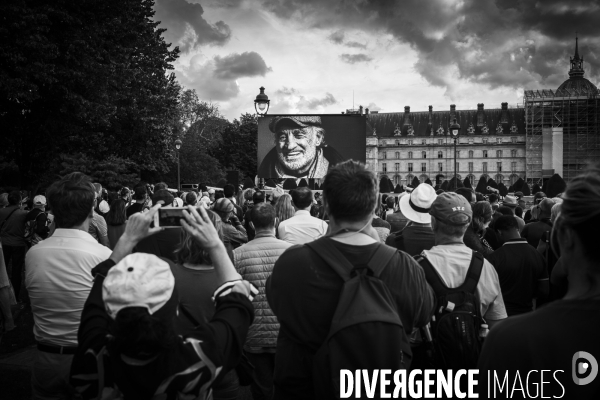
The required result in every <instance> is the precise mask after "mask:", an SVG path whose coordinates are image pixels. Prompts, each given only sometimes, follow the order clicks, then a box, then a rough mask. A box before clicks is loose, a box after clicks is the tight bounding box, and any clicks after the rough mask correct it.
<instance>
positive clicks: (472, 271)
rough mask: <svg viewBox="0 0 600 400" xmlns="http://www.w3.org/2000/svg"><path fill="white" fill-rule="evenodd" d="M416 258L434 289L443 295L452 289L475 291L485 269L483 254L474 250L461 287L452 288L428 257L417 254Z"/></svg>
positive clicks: (437, 293) (437, 294) (436, 292)
mask: <svg viewBox="0 0 600 400" xmlns="http://www.w3.org/2000/svg"><path fill="white" fill-rule="evenodd" d="M415 260H416V261H417V262H418V263H419V265H421V267H422V268H423V271H424V272H425V279H426V280H427V283H429V285H430V286H431V288H432V289H433V291H434V293H435V294H436V296H439V295H443V294H445V293H447V292H448V291H450V290H453V291H454V290H456V291H464V292H467V293H475V290H476V289H477V284H478V283H479V278H480V277H481V271H482V270H483V255H481V253H478V252H476V251H474V252H473V256H472V257H471V263H470V264H469V269H468V270H467V276H466V277H465V281H464V282H463V283H462V285H460V286H459V287H457V288H453V289H451V288H449V287H448V286H446V284H445V283H444V280H443V279H442V277H441V275H440V274H439V272H438V271H437V270H436V269H435V267H434V266H433V265H432V264H431V262H430V261H429V260H428V259H427V257H425V256H423V255H418V256H415Z"/></svg>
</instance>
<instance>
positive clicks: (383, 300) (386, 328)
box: [306, 238, 412, 400]
mask: <svg viewBox="0 0 600 400" xmlns="http://www.w3.org/2000/svg"><path fill="white" fill-rule="evenodd" d="M331 241H332V239H329V238H321V239H318V240H316V241H314V242H311V243H307V244H306V246H308V247H309V248H310V249H312V250H313V251H314V252H315V253H316V254H318V255H319V257H321V258H322V259H323V260H325V262H326V263H327V265H329V266H330V267H331V268H332V269H333V270H334V271H335V272H336V273H337V274H338V275H339V276H340V277H341V278H342V279H343V280H344V286H343V289H342V293H341V295H340V297H339V300H338V304H337V307H336V310H335V314H334V316H333V319H332V321H331V326H330V328H329V334H328V335H327V339H325V341H324V342H323V344H322V345H321V347H320V348H319V350H318V351H317V353H316V354H315V356H314V359H313V383H314V388H315V392H316V398H317V399H327V400H330V399H337V398H340V370H342V369H347V370H350V371H352V373H353V374H354V371H355V370H357V369H360V370H367V371H368V373H369V376H373V370H375V369H390V370H392V371H395V370H398V369H408V368H409V366H410V360H411V357H412V353H411V350H410V345H409V341H408V338H407V336H406V333H405V332H404V328H403V326H402V321H401V320H400V316H399V314H398V311H397V309H396V303H395V301H394V299H393V298H392V295H391V293H390V291H389V289H388V287H387V286H386V284H385V283H384V282H383V281H382V280H381V279H379V276H380V275H381V273H382V272H383V270H384V269H385V268H386V266H387V265H388V264H389V263H390V261H391V260H392V259H393V257H394V255H395V254H396V250H395V249H393V248H391V247H389V246H385V245H382V244H380V245H379V247H378V248H377V250H376V251H375V253H374V254H373V257H372V258H371V259H370V260H369V262H368V264H367V265H364V266H362V265H361V266H357V267H354V266H353V265H352V264H351V263H350V261H348V259H347V258H346V257H345V256H344V254H342V253H341V252H340V251H339V250H338V249H337V248H336V247H335V245H334V244H333V243H332V242H331ZM379 390H380V389H379V380H378V384H377V386H376V391H375V393H376V395H379V393H380V392H379ZM361 395H362V396H364V398H367V394H366V393H365V391H364V390H363V391H362V392H361Z"/></svg>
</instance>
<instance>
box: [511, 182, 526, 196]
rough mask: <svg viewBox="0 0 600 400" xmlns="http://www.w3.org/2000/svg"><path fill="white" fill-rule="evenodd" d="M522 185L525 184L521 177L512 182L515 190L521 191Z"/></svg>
mask: <svg viewBox="0 0 600 400" xmlns="http://www.w3.org/2000/svg"><path fill="white" fill-rule="evenodd" d="M523 186H526V185H525V181H524V180H523V178H519V179H517V181H516V182H515V183H514V184H513V188H514V189H515V192H523ZM523 193H524V192H523Z"/></svg>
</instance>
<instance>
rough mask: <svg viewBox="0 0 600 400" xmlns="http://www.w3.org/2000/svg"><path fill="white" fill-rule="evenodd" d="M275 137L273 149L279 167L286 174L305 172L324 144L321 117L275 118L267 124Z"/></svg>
mask: <svg viewBox="0 0 600 400" xmlns="http://www.w3.org/2000/svg"><path fill="white" fill-rule="evenodd" d="M269 129H270V130H271V132H273V133H274V135H275V148H276V149H277V158H278V161H279V164H280V166H281V167H282V168H283V169H284V170H287V171H288V172H305V171H307V170H308V168H309V167H310V166H311V165H312V163H313V161H314V160H315V158H316V157H317V155H318V152H319V148H320V147H322V146H324V144H325V130H324V129H323V127H322V126H321V117H318V116H293V117H275V118H273V119H272V120H271V123H270V124H269Z"/></svg>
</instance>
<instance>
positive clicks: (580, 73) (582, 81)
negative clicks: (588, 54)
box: [558, 37, 598, 95]
mask: <svg viewBox="0 0 600 400" xmlns="http://www.w3.org/2000/svg"><path fill="white" fill-rule="evenodd" d="M570 63H571V68H570V69H569V79H567V80H566V81H564V82H563V83H562V85H560V86H559V87H558V91H567V92H573V93H581V94H582V95H585V94H597V93H598V88H597V87H596V85H594V84H593V83H592V82H590V81H589V80H587V79H586V78H584V74H585V71H584V70H583V57H580V56H579V39H578V38H577V37H575V55H574V56H573V57H571V59H570Z"/></svg>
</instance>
